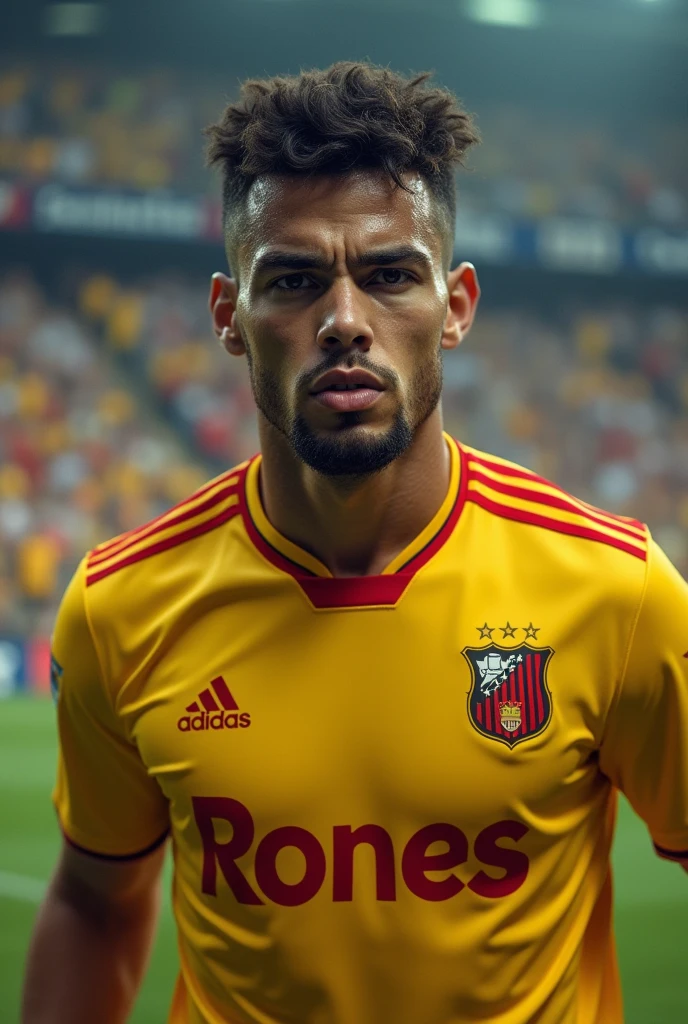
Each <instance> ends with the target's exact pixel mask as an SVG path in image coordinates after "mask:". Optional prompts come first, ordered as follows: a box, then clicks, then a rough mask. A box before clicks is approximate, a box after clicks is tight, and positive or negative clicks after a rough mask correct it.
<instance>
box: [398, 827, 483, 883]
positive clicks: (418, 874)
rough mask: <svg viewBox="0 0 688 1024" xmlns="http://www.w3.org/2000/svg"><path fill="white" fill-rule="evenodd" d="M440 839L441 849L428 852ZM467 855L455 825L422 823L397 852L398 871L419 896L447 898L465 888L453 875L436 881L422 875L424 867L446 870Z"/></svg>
mask: <svg viewBox="0 0 688 1024" xmlns="http://www.w3.org/2000/svg"><path fill="white" fill-rule="evenodd" d="M437 842H444V843H446V844H447V846H448V847H449V849H448V850H445V852H444V853H434V854H429V853H428V852H427V850H428V847H429V846H431V845H432V844H433V843H437ZM467 859H468V840H467V839H466V837H465V835H464V834H463V832H462V831H461V829H460V828H457V827H456V825H448V824H447V823H446V822H438V823H437V824H436V825H426V826H425V828H421V829H419V830H418V832H416V833H414V835H412V836H411V838H410V839H409V841H408V843H407V844H406V847H405V849H404V852H403V854H402V856H401V873H402V875H403V876H404V881H405V882H406V884H407V886H408V887H409V889H410V890H411V892H412V893H414V894H415V895H416V896H420V898H421V899H422V900H432V901H439V900H448V899H451V897H452V896H456V894H457V893H459V892H461V890H462V889H463V888H465V886H464V883H463V882H462V881H461V879H460V878H457V877H456V875H449V877H448V878H443V879H441V880H439V881H436V880H434V879H431V878H427V877H426V872H428V871H449V870H450V869H451V868H455V867H458V865H459V864H464V863H465V862H466V860H467Z"/></svg>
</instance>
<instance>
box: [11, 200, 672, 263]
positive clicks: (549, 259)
mask: <svg viewBox="0 0 688 1024" xmlns="http://www.w3.org/2000/svg"><path fill="white" fill-rule="evenodd" d="M21 229H31V230H34V231H39V232H44V233H50V234H66V235H89V236H91V237H100V238H104V239H106V238H128V239H132V240H137V239H150V240H157V241H165V240H175V239H176V240H178V241H186V242H189V241H193V242H203V241H206V242H209V243H213V244H218V243H221V241H222V223H221V216H220V205H219V203H218V202H217V201H216V200H214V199H211V198H207V197H205V196H185V195H179V194H174V193H168V192H161V193H157V192H150V191H146V192H133V191H128V190H127V191H124V190H111V189H102V188H72V187H69V186H66V185H62V184H58V183H55V184H48V185H42V186H41V187H40V188H37V189H34V190H28V189H26V188H21V187H19V186H17V185H14V184H11V183H9V182H0V230H2V231H8V230H21ZM455 255H456V257H457V259H472V260H480V261H481V262H482V263H491V264H495V265H503V266H523V267H534V268H537V269H540V270H552V271H560V272H563V273H570V272H572V271H578V270H583V271H586V272H588V273H597V274H601V275H612V274H618V273H621V272H626V271H640V272H643V273H648V274H655V275H660V276H667V277H671V276H673V277H688V232H685V231H672V230H668V229H666V228H662V227H656V226H652V227H642V228H637V229H628V228H624V227H621V226H619V225H618V224H614V223H612V222H611V221H605V220H598V219H594V218H587V217H586V218H583V217H562V216H553V217H544V218H542V219H538V220H523V219H518V218H514V217H509V216H508V215H506V214H502V213H497V214H491V213H462V214H460V215H459V219H458V224H457V232H456V245H455Z"/></svg>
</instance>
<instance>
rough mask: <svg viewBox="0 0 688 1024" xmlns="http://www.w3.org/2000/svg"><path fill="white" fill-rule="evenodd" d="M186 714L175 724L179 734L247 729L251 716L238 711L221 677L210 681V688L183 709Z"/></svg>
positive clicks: (237, 706)
mask: <svg viewBox="0 0 688 1024" xmlns="http://www.w3.org/2000/svg"><path fill="white" fill-rule="evenodd" d="M185 710H186V712H187V714H185V715H182V717H181V718H180V719H179V721H178V722H177V728H178V729H179V731H180V732H205V731H206V730H212V731H218V730H219V729H247V728H248V727H249V725H250V724H251V716H250V715H249V714H248V712H246V711H239V705H238V704H237V702H236V701H235V700H234V697H233V696H232V693H231V691H230V689H229V687H228V686H227V683H226V682H225V681H224V679H223V677H222V676H216V677H215V679H212V680H211V682H210V686H207V687H206V688H205V690H202V691H201V692H200V693H199V695H198V700H194V701H192V702H191V704H189V705H187V707H186V708H185Z"/></svg>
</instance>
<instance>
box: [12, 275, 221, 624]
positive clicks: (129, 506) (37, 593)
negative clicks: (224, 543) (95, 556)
mask: <svg viewBox="0 0 688 1024" xmlns="http://www.w3.org/2000/svg"><path fill="white" fill-rule="evenodd" d="M206 477H207V472H206V471H205V469H204V468H203V467H196V466H194V465H193V464H191V463H190V460H189V458H188V456H185V454H184V451H183V448H182V446H181V445H180V443H179V441H178V439H177V438H176V436H175V435H174V433H173V432H172V431H171V430H170V429H169V428H168V427H166V426H165V425H163V424H161V423H159V422H157V421H155V420H154V419H152V418H151V416H150V415H148V414H147V413H146V411H145V408H144V407H143V406H142V404H141V402H140V401H139V398H138V397H137V394H136V390H135V387H134V386H133V385H132V382H131V381H129V380H127V379H125V378H122V377H121V375H120V374H118V372H117V370H116V368H115V367H114V366H113V365H112V363H111V361H109V360H108V358H107V354H106V353H105V351H104V350H103V348H102V346H99V345H98V344H96V342H95V340H94V339H93V338H92V337H91V336H90V335H89V330H88V324H87V323H86V322H85V321H82V322H81V323H80V322H79V319H78V314H77V312H76V311H75V310H69V309H59V308H56V307H55V306H53V305H51V304H50V303H49V302H48V301H47V299H46V296H45V295H43V294H42V292H41V290H40V289H39V288H38V287H37V285H36V283H35V282H34V281H33V280H31V279H30V278H29V277H27V276H25V275H22V274H14V275H9V276H7V277H5V278H0V549H1V551H2V557H1V558H0V630H19V631H21V632H23V633H36V634H44V633H47V632H49V631H50V629H51V628H52V620H53V616H54V610H55V602H56V600H57V598H58V597H59V594H60V593H61V591H62V590H63V588H64V586H65V584H66V583H67V580H68V578H69V575H70V574H71V572H72V571H73V570H74V568H75V566H76V563H77V561H78V560H79V558H80V557H81V556H82V554H83V553H84V552H85V551H86V549H87V548H89V547H91V546H92V545H93V544H96V543H98V542H99V541H101V540H103V539H105V538H106V537H108V536H111V535H113V534H115V533H119V532H121V531H122V530H126V529H130V528H131V527H134V526H137V525H139V524H140V523H142V522H144V521H145V520H147V519H149V518H151V517H152V516H154V515H157V514H158V513H159V512H161V511H163V510H164V509H165V508H167V507H169V506H170V505H171V504H174V503H175V502H176V501H178V500H180V499H181V498H182V497H184V496H185V495H186V494H188V493H189V492H190V491H192V490H193V488H194V487H195V486H197V485H198V484H199V483H200V482H201V481H202V480H203V479H205V478H206Z"/></svg>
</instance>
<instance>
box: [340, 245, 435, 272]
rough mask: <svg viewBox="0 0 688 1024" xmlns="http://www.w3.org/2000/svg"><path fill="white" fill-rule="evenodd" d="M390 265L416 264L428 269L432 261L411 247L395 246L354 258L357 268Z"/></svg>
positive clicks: (419, 250)
mask: <svg viewBox="0 0 688 1024" xmlns="http://www.w3.org/2000/svg"><path fill="white" fill-rule="evenodd" d="M392 263H416V264H418V265H419V266H424V267H430V266H432V260H431V259H430V256H429V255H428V253H426V252H423V250H422V249H416V248H415V246H413V245H396V246H394V247H393V248H390V249H371V250H370V251H369V252H362V253H361V255H360V256H358V257H357V258H356V264H355V265H356V266H357V267H372V266H377V267H389V266H391V264H392Z"/></svg>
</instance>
